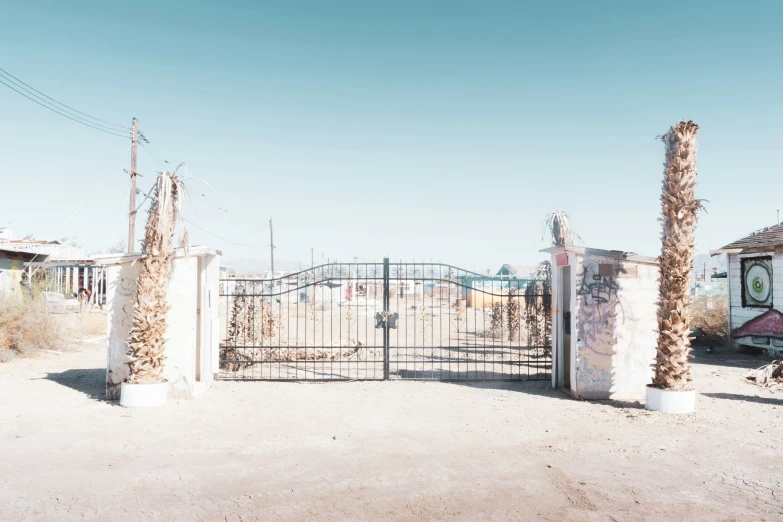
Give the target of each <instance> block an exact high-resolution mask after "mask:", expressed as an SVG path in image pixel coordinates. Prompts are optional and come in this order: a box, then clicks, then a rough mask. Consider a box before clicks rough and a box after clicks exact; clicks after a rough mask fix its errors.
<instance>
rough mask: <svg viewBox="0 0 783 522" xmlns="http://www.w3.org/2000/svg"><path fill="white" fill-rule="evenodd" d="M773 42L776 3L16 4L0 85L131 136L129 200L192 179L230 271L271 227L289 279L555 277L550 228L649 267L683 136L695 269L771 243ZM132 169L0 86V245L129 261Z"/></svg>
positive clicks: (781, 16) (118, 151)
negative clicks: (47, 247) (758, 235)
mask: <svg viewBox="0 0 783 522" xmlns="http://www.w3.org/2000/svg"><path fill="white" fill-rule="evenodd" d="M192 4H197V3H195V2H194V3H192ZM781 20H783V3H780V2H743V3H739V2H725V3H723V2H716V1H712V2H666V1H662V2H655V3H650V2H608V1H597V2H581V1H579V2H522V1H513V2H500V1H497V2H493V1H476V2H459V1H448V2H446V1H443V2H421V1H407V0H405V1H403V0H398V1H395V2H374V1H368V0H364V1H339V0H336V1H334V2H320V1H311V2H305V1H286V2H221V3H218V2H214V3H212V4H211V5H207V4H206V3H198V6H195V5H191V3H175V2H162V1H156V2H146V1H136V2H133V3H131V4H128V3H117V2H101V1H95V2H78V1H75V2H67V3H63V2H35V3H32V2H10V1H3V2H2V16H0V68H2V69H4V70H5V71H7V72H9V73H10V74H12V75H14V76H16V77H17V78H19V79H20V80H22V81H24V82H25V83H27V84H29V85H31V86H32V87H34V88H36V89H38V90H39V91H41V92H43V93H45V94H46V95H48V96H51V97H52V98H55V99H56V100H58V101H61V102H63V103H65V104H67V105H69V106H71V107H73V108H75V109H78V110H79V111H82V112H84V113H87V114H90V115H92V116H94V117H97V118H99V119H101V120H105V121H108V122H112V123H118V124H121V125H125V124H127V125H128V126H130V122H131V118H133V117H135V118H137V119H138V120H139V126H140V129H141V130H142V132H143V133H144V134H145V136H147V138H148V139H149V140H150V142H151V143H150V144H149V146H148V149H149V151H148V150H147V149H141V148H140V149H139V164H138V169H139V171H140V172H142V173H143V174H144V176H143V177H142V178H140V180H139V186H140V188H141V189H142V190H145V191H146V190H147V189H148V188H149V187H150V186H151V184H152V182H153V180H154V176H155V172H156V171H159V170H161V169H162V168H164V166H165V165H166V164H165V163H163V161H164V160H166V161H168V162H169V165H172V166H176V165H178V164H179V163H181V162H186V163H187V165H188V170H187V173H188V175H191V176H193V177H194V178H195V179H191V180H188V181H187V186H188V189H189V193H190V198H189V200H187V201H186V204H185V206H186V209H185V214H186V218H187V219H188V221H189V224H188V228H189V232H190V235H191V241H192V243H193V244H203V245H209V246H211V247H214V248H218V249H221V250H222V251H223V253H224V258H225V259H227V260H230V259H237V258H268V257H269V229H268V222H269V219H270V218H272V219H273V221H274V242H275V245H276V250H275V257H276V259H280V260H288V261H290V262H298V261H302V262H305V263H309V261H310V257H311V248H312V249H313V252H314V253H315V258H316V262H318V261H319V259H321V258H322V257H326V258H332V259H334V258H340V259H342V260H344V261H347V260H351V259H352V258H353V257H359V258H362V259H373V258H377V259H380V258H382V257H384V256H386V255H388V256H389V257H390V258H392V259H407V260H434V261H443V262H450V263H453V264H457V265H458V266H462V267H465V268H472V269H481V270H484V269H487V268H490V269H492V270H496V269H497V268H499V266H500V265H501V264H503V263H513V264H534V263H536V262H537V261H539V260H542V259H543V258H545V257H546V256H545V255H544V254H541V253H540V252H539V250H540V249H542V248H545V247H547V246H548V241H547V240H546V239H544V238H543V221H544V219H545V217H546V215H547V214H548V213H549V212H553V211H556V210H563V211H565V212H567V213H568V214H569V215H570V216H571V219H572V222H573V225H574V227H575V228H576V230H577V232H578V233H579V234H580V236H581V237H582V238H583V239H584V242H585V244H586V245H587V246H589V247H596V248H607V249H618V250H626V251H632V252H637V253H639V254H643V255H657V254H658V253H659V251H660V222H659V221H658V217H659V215H660V201H659V196H660V184H661V180H662V162H663V159H664V149H663V144H662V143H661V142H660V141H659V140H656V136H659V135H661V134H663V133H664V132H666V130H667V129H668V128H669V126H671V125H673V124H675V123H676V122H678V121H679V120H681V119H683V118H685V119H692V120H694V121H696V122H697V123H698V124H699V125H700V135H699V156H698V171H699V187H698V190H697V196H698V197H700V198H704V199H706V200H709V203H707V205H706V206H707V212H708V213H706V214H703V215H702V216H701V218H700V221H699V226H698V229H697V232H696V236H697V246H698V248H699V251H700V252H701V253H704V252H707V251H708V250H710V249H714V248H719V247H720V246H722V245H724V244H726V243H729V242H731V241H733V240H735V239H737V238H739V237H742V236H744V235H746V234H748V233H750V232H751V231H753V230H756V229H758V228H761V227H764V226H768V225H771V224H775V222H776V221H775V220H776V210H777V209H781V208H783V201H781V199H783V198H782V197H781V195H780V192H781V191H780V188H781V187H782V186H783V184H781V182H780V181H779V177H780V174H781V172H783V169H782V167H783V147H781V145H780V143H781V142H783V130H782V129H783V127H781V121H783V101H781V100H783V98H782V97H781V94H780V93H781V92H783V53H781V52H780V51H781V49H783V31H780V21H781ZM129 145H130V141H129V140H128V139H125V138H121V137H117V136H112V135H108V134H105V133H102V132H99V131H96V130H94V129H91V128H88V127H86V126H83V125H80V124H78V123H75V122H73V121H70V120H68V119H65V118H63V117H62V116H59V115H57V114H55V113H53V112H50V111H48V110H46V109H44V108H42V107H40V106H39V105H36V104H34V103H33V102H31V101H29V100H27V99H25V98H23V97H21V96H20V95H19V94H17V93H15V92H13V91H11V90H9V89H8V88H5V86H3V85H0V227H2V226H10V227H11V228H12V229H13V230H14V233H15V235H16V236H21V235H26V234H32V235H34V236H35V237H36V238H38V239H61V238H69V240H71V241H75V242H77V243H80V244H83V245H85V248H86V249H87V251H88V252H97V251H105V250H106V249H107V248H108V247H110V246H111V245H114V244H116V243H118V242H120V241H124V240H125V238H127V208H128V176H127V175H126V174H125V173H124V172H123V169H128V168H129V167H130V155H129V151H128V149H129ZM156 158H157V159H156ZM181 172H183V171H181ZM142 197H143V196H142ZM139 199H140V200H141V199H142V198H139ZM143 216H144V214H143V213H140V219H139V222H138V224H137V238H139V237H140V236H141V234H142V232H143V223H144V221H143ZM240 245H244V246H240Z"/></svg>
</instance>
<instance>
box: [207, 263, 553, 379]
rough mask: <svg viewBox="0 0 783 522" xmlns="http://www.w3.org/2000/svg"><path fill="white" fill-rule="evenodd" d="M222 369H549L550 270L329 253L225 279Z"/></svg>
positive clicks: (375, 375)
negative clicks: (320, 260)
mask: <svg viewBox="0 0 783 522" xmlns="http://www.w3.org/2000/svg"><path fill="white" fill-rule="evenodd" d="M220 306H221V311H220V312H221V318H222V321H221V325H222V326H221V329H222V332H221V339H222V342H221V345H220V373H219V376H218V377H219V378H220V379H250V380H318V381H321V380H375V379H377V380H382V379H432V380H447V381H451V380H545V379H549V378H550V375H551V360H552V359H551V353H552V346H551V317H552V314H551V289H550V284H549V278H548V272H547V271H546V270H543V271H540V272H539V274H538V277H536V278H530V279H517V278H511V277H508V276H503V277H501V276H489V275H480V274H477V273H474V272H470V271H467V270H463V269H461V268H457V267H454V266H450V265H446V264H442V263H402V262H400V263H390V262H389V260H388V259H384V261H383V262H382V263H329V264H325V265H321V266H316V267H312V268H310V269H307V270H304V271H301V272H297V273H294V274H289V275H286V276H284V277H280V278H276V279H237V278H227V279H222V280H221V282H220Z"/></svg>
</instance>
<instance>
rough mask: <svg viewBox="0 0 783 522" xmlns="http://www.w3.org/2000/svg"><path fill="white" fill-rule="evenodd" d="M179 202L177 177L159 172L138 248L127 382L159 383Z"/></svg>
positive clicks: (127, 361) (161, 374) (161, 378)
mask: <svg viewBox="0 0 783 522" xmlns="http://www.w3.org/2000/svg"><path fill="white" fill-rule="evenodd" d="M179 204H180V186H179V182H178V180H177V178H176V177H175V176H174V175H172V174H170V173H168V172H163V173H161V174H160V176H158V179H157V181H156V183H155V189H154V195H153V201H152V205H151V207H150V210H149V213H148V215H147V226H146V229H145V231H144V242H143V244H142V247H141V259H140V261H139V263H140V266H139V275H138V279H137V283H136V289H137V293H136V301H135V303H134V305H133V324H132V326H131V330H130V335H129V341H128V346H129V354H128V357H127V359H126V363H127V364H128V366H129V368H130V375H129V377H128V382H131V383H138V384H151V383H158V382H163V381H164V380H165V379H164V377H163V360H164V354H163V351H164V347H165V340H164V335H165V333H166V315H167V313H168V310H169V306H168V304H167V303H166V294H167V293H168V286H169V276H170V275H171V267H172V261H173V257H174V230H175V225H176V218H177V212H178V209H179Z"/></svg>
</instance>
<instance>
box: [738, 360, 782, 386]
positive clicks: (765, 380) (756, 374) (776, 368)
mask: <svg viewBox="0 0 783 522" xmlns="http://www.w3.org/2000/svg"><path fill="white" fill-rule="evenodd" d="M746 378H747V379H748V380H749V381H753V382H755V383H756V384H758V385H759V386H763V387H765V388H769V389H771V390H773V391H783V361H772V362H771V363H769V364H766V365H764V366H762V367H761V368H759V369H757V370H754V371H752V372H751V373H750V375H748V376H747V377H746Z"/></svg>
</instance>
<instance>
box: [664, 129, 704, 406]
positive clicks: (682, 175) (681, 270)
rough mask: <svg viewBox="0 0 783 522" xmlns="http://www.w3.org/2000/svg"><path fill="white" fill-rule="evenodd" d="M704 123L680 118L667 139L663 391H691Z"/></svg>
mask: <svg viewBox="0 0 783 522" xmlns="http://www.w3.org/2000/svg"><path fill="white" fill-rule="evenodd" d="M698 132H699V126H698V125H696V124H695V123H693V122H692V121H688V122H686V121H684V120H683V121H681V122H680V123H678V124H677V125H675V126H674V127H672V128H670V129H669V132H667V133H666V134H665V135H664V136H663V137H662V139H663V141H664V143H665V144H666V161H665V163H664V167H665V171H664V177H663V192H662V194H661V207H662V214H663V219H662V221H663V234H662V238H661V239H662V243H663V246H662V250H661V257H660V281H659V303H658V350H657V355H656V363H655V376H654V378H653V386H655V387H656V388H660V389H662V390H675V391H683V390H689V389H690V382H691V380H692V378H691V368H690V365H689V364H688V359H690V358H691V357H692V355H690V352H691V343H690V339H689V335H690V334H691V329H690V322H689V317H688V306H689V305H690V297H689V290H688V285H689V280H690V274H691V271H692V270H693V250H694V240H693V231H694V229H695V228H696V213H697V212H698V211H699V210H700V209H701V208H702V205H701V202H700V201H699V200H697V199H696V198H695V197H694V190H695V188H696V136H697V135H698Z"/></svg>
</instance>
